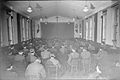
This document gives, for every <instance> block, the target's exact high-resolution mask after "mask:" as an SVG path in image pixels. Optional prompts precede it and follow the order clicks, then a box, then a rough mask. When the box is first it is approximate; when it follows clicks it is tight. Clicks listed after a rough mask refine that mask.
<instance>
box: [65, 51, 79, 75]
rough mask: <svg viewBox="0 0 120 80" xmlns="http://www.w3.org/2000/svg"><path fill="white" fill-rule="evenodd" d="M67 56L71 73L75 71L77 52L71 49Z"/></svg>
mask: <svg viewBox="0 0 120 80" xmlns="http://www.w3.org/2000/svg"><path fill="white" fill-rule="evenodd" d="M68 56H69V58H68V61H67V62H68V64H69V65H70V66H71V70H70V71H71V73H72V72H75V71H77V68H78V62H79V53H77V52H76V51H75V50H74V49H72V53H70V54H69V55H68Z"/></svg>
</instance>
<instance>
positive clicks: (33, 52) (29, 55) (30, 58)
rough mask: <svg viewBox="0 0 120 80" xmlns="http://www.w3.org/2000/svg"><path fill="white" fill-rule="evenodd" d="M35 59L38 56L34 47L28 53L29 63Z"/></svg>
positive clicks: (27, 59)
mask: <svg viewBox="0 0 120 80" xmlns="http://www.w3.org/2000/svg"><path fill="white" fill-rule="evenodd" d="M35 59H37V57H36V56H35V51H34V49H30V53H28V56H27V57H26V61H27V63H28V64H29V63H32V62H34V60H35Z"/></svg>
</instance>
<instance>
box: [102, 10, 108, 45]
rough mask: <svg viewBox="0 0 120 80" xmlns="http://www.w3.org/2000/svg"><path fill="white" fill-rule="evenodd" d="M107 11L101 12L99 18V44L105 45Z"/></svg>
mask: <svg viewBox="0 0 120 80" xmlns="http://www.w3.org/2000/svg"><path fill="white" fill-rule="evenodd" d="M106 20H107V10H105V11H103V12H102V16H101V43H105V40H106V23H107V21H106Z"/></svg>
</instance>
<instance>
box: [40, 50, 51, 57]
mask: <svg viewBox="0 0 120 80" xmlns="http://www.w3.org/2000/svg"><path fill="white" fill-rule="evenodd" d="M49 56H50V52H49V51H48V50H47V49H46V50H44V51H43V52H41V57H42V59H47V58H49Z"/></svg>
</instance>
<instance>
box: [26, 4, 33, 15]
mask: <svg viewBox="0 0 120 80" xmlns="http://www.w3.org/2000/svg"><path fill="white" fill-rule="evenodd" d="M32 11H33V9H32V6H31V5H30V2H29V6H28V8H27V12H29V13H31V12H32Z"/></svg>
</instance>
